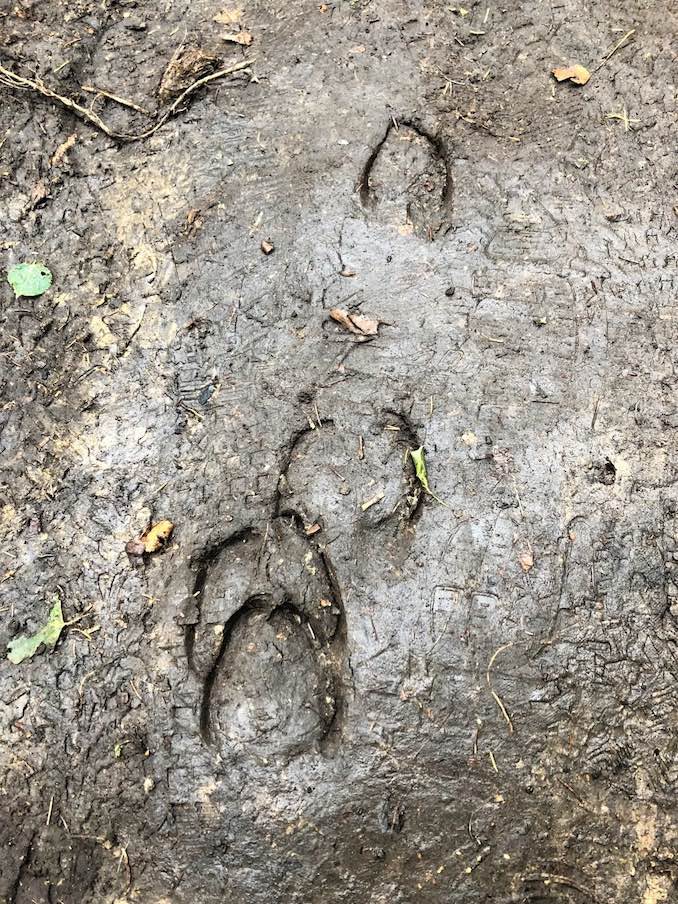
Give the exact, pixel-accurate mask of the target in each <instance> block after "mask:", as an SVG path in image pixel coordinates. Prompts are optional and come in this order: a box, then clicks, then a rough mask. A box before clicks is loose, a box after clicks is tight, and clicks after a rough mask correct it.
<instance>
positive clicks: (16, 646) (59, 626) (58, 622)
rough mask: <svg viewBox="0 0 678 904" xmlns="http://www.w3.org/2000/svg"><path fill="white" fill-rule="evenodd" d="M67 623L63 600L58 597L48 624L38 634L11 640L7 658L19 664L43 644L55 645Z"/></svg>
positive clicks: (23, 635)
mask: <svg viewBox="0 0 678 904" xmlns="http://www.w3.org/2000/svg"><path fill="white" fill-rule="evenodd" d="M65 624H66V622H65V621H64V616H63V613H62V611H61V600H59V599H57V601H56V602H55V603H54V605H53V606H52V609H51V611H50V613H49V618H48V619H47V624H46V625H43V627H42V628H41V629H40V630H39V631H38V632H37V634H31V635H30V636H28V637H27V636H26V635H25V634H22V635H21V637H16V638H15V639H14V640H11V641H10V642H9V644H8V645H7V651H8V652H7V658H8V659H9V661H10V662H13V663H14V665H19V663H20V662H23V661H24V659H30V658H31V657H32V656H34V655H35V654H36V653H37V651H38V649H39V648H40V647H41V646H42V645H43V644H44V645H45V646H46V647H50V648H52V647H54V645H55V644H56V642H57V640H58V639H59V637H60V636H61V632H62V631H63V629H64V626H65Z"/></svg>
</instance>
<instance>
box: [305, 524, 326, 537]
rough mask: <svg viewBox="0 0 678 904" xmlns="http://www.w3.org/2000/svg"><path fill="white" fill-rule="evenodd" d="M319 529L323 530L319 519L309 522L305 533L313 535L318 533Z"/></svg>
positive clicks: (308, 535) (309, 535)
mask: <svg viewBox="0 0 678 904" xmlns="http://www.w3.org/2000/svg"><path fill="white" fill-rule="evenodd" d="M319 530H322V528H321V527H320V525H319V524H318V522H317V521H315V522H314V523H313V524H307V525H306V526H305V527H304V533H305V534H306V536H307V537H312V536H313V534H317V533H318V531H319Z"/></svg>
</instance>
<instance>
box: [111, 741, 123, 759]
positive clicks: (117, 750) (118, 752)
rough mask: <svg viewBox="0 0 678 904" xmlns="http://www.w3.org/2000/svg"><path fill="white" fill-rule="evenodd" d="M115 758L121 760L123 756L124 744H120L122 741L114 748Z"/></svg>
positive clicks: (116, 743) (117, 742)
mask: <svg viewBox="0 0 678 904" xmlns="http://www.w3.org/2000/svg"><path fill="white" fill-rule="evenodd" d="M113 756H114V757H115V758H116V760H119V759H120V757H121V756H122V744H121V743H120V741H116V742H115V744H114V746H113Z"/></svg>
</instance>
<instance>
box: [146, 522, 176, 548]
mask: <svg viewBox="0 0 678 904" xmlns="http://www.w3.org/2000/svg"><path fill="white" fill-rule="evenodd" d="M173 530H174V524H172V522H171V521H158V523H157V524H154V525H153V527H152V528H151V529H150V530H149V531H146V533H145V534H144V535H143V536H142V537H141V539H142V540H143V543H144V552H157V551H158V550H159V549H161V548H162V547H163V546H164V545H165V543H167V541H168V540H169V538H170V537H171V536H172V531H173Z"/></svg>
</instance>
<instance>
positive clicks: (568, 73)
mask: <svg viewBox="0 0 678 904" xmlns="http://www.w3.org/2000/svg"><path fill="white" fill-rule="evenodd" d="M551 74H552V75H553V77H554V78H555V79H556V81H558V82H564V81H570V82H572V84H573V85H585V84H586V83H587V82H588V80H589V79H590V78H591V73H590V72H589V71H588V69H586V68H584V66H579V65H577V66H564V67H561V68H558V67H556V68H555V69H552V70H551Z"/></svg>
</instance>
